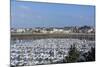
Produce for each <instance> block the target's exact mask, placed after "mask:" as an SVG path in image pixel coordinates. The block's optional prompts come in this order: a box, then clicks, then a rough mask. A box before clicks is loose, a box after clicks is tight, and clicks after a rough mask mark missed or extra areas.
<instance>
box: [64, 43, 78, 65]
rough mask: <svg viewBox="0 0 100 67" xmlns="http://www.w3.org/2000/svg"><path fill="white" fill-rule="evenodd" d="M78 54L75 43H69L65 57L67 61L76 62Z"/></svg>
mask: <svg viewBox="0 0 100 67" xmlns="http://www.w3.org/2000/svg"><path fill="white" fill-rule="evenodd" d="M79 56H80V53H79V51H78V50H77V48H76V47H75V45H71V47H70V50H69V52H68V56H66V57H65V59H66V62H67V63H73V62H77V60H78V58H79Z"/></svg>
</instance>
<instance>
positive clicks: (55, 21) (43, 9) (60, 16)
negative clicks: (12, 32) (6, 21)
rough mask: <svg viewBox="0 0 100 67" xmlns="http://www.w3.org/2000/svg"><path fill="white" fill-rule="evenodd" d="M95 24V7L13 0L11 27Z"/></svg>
mask: <svg viewBox="0 0 100 67" xmlns="http://www.w3.org/2000/svg"><path fill="white" fill-rule="evenodd" d="M94 24H95V7H94V6H90V5H72V4H50V3H39V2H22V1H14V0H11V27H15V28H19V27H24V28H27V27H64V26H82V25H91V26H94Z"/></svg>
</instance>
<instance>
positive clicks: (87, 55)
mask: <svg viewBox="0 0 100 67" xmlns="http://www.w3.org/2000/svg"><path fill="white" fill-rule="evenodd" d="M83 56H84V57H85V60H86V61H95V48H93V47H92V48H91V50H90V51H88V52H87V53H84V54H83Z"/></svg>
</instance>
